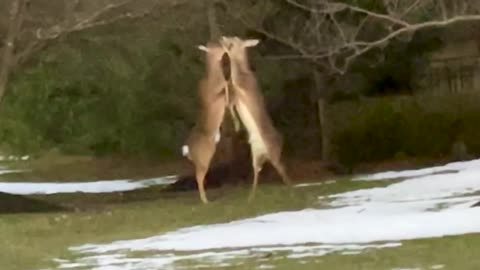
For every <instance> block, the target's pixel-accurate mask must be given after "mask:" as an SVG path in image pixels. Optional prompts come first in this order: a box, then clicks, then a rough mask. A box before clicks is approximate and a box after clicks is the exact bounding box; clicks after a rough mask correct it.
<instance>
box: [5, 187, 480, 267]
mask: <svg viewBox="0 0 480 270" xmlns="http://www.w3.org/2000/svg"><path fill="white" fill-rule="evenodd" d="M400 182H401V181H400V180H396V181H350V180H347V179H343V180H337V181H335V182H328V183H323V184H320V185H311V186H304V187H295V188H288V187H286V186H284V185H282V184H280V183H279V184H266V183H264V184H261V185H260V186H259V189H258V192H257V196H256V198H255V200H254V202H252V203H250V204H249V203H247V195H248V191H249V190H248V187H245V186H226V187H223V188H219V189H215V190H209V191H208V195H209V197H210V198H211V199H212V202H211V203H210V204H208V205H202V204H200V201H199V198H198V194H197V193H196V192H178V193H166V192H163V191H162V187H161V186H154V187H149V188H146V189H139V190H134V191H127V192H116V193H101V194H80V193H74V194H54V195H31V196H28V198H29V199H32V200H33V203H35V200H38V201H39V202H48V203H51V204H54V205H60V206H63V207H66V208H67V209H68V210H67V211H54V212H51V213H43V212H39V213H33V214H25V213H16V214H4V215H2V216H0V231H1V234H2V236H1V237H0V265H1V266H2V269H11V270H26V269H57V268H58V267H59V265H61V264H63V265H64V266H65V265H66V263H78V262H80V261H81V258H82V257H84V256H89V255H92V254H89V253H88V254H87V255H85V254H82V253H79V252H75V251H73V250H71V249H69V248H71V247H78V246H81V245H84V244H89V243H92V244H101V243H104V244H108V243H111V242H114V241H118V240H129V239H142V238H147V237H152V236H155V235H162V234H164V233H168V232H172V231H176V230H178V229H181V228H185V227H191V226H196V225H207V224H216V223H227V224H228V222H231V221H234V220H241V219H245V218H252V217H258V216H262V215H265V214H269V213H277V212H281V211H296V210H302V209H320V210H321V209H330V208H331V206H328V205H327V202H329V201H332V200H333V198H326V199H323V200H320V201H321V203H319V197H321V196H328V195H331V194H348V193H347V192H348V191H355V190H359V191H363V190H365V191H371V190H376V189H375V187H380V188H381V187H387V186H392V187H393V186H394V185H395V183H400ZM478 186H479V188H480V183H479V184H478ZM469 188H470V187H469ZM470 189H471V188H470ZM425 190H426V193H428V187H425ZM353 197H354V198H357V197H358V196H357V195H355V196H353ZM353 197H352V198H353ZM18 198H22V199H23V197H18ZM456 199H461V197H458V198H456ZM360 215H363V214H362V213H361V211H359V217H361V216H360ZM305 218H307V216H305ZM446 221H448V220H446ZM328 222H330V221H329V220H325V223H328ZM392 222H395V219H392ZM462 222H464V223H469V222H472V224H474V225H473V229H474V230H475V229H476V228H477V227H478V226H477V223H475V222H477V221H474V220H473V217H472V220H471V221H470V220H468V219H466V220H463V221H462ZM361 224H362V223H361V220H360V219H359V227H358V230H359V231H368V228H365V226H363V225H361ZM312 225H313V226H319V225H318V224H312ZM320 225H321V224H320ZM407 225H408V224H407ZM427 225H428V224H427ZM431 225H432V228H433V227H434V226H435V225H437V224H431ZM272 226H276V225H275V224H274V225H272ZM362 226H363V227H362ZM388 226H390V225H386V227H388ZM201 227H202V226H201ZM274 228H275V227H272V229H274ZM349 228H356V227H355V222H353V224H350V227H349ZM392 228H395V224H392ZM407 228H408V227H407ZM427 228H428V227H427ZM320 229H321V228H320V227H319V230H320ZM387 229H388V228H387ZM478 229H479V231H480V228H478ZM207 233H208V232H207ZM292 233H294V232H292ZM296 233H298V232H296ZM348 233H351V232H347V231H345V234H348ZM370 233H372V232H370ZM382 233H383V232H382V231H379V232H378V234H382ZM373 234H375V233H373ZM203 235H208V234H203ZM187 236H188V235H187ZM187 236H185V237H187ZM216 237H218V238H219V239H221V238H225V237H234V235H218V236H216ZM258 237H262V236H261V235H259V236H258ZM352 242H353V240H352ZM370 244H371V245H370ZM332 246H333V248H332V247H329V249H325V246H318V245H315V243H304V244H302V245H298V246H295V245H293V248H292V246H290V247H288V248H286V249H283V246H282V245H279V246H276V247H274V248H271V247H268V246H267V247H247V248H220V249H214V250H211V251H210V252H201V251H181V250H180V251H175V252H173V251H171V250H155V249H153V250H143V251H142V250H140V251H139V250H136V251H134V250H132V251H128V252H126V255H125V256H127V257H128V258H131V260H132V262H139V260H142V258H145V259H147V258H150V259H152V258H153V259H154V258H156V259H157V262H156V263H157V264H152V265H157V266H158V260H159V259H160V258H163V259H165V258H170V257H176V258H180V257H181V259H175V260H173V261H170V262H169V263H166V264H165V266H164V267H160V268H159V267H156V268H155V267H149V266H148V261H145V263H144V265H145V267H144V268H125V267H122V266H121V265H120V264H119V265H117V266H116V267H117V268H115V256H116V255H115V253H114V252H113V253H112V252H107V253H105V254H103V255H107V256H108V255H113V257H112V258H113V260H112V261H111V262H112V263H111V265H110V266H111V268H108V269H192V268H204V269H269V268H274V269H369V270H375V269H479V267H480V257H479V256H478V254H480V234H472V233H467V234H461V235H454V236H446V237H432V238H422V239H413V240H401V241H400V240H398V241H397V240H395V241H381V242H378V243H376V242H372V243H369V244H368V245H367V244H362V245H356V244H352V246H353V248H346V247H345V245H343V246H342V245H339V248H338V250H336V249H335V244H332ZM295 249H298V250H303V251H302V252H300V253H295V252H292V250H293V251H295ZM305 250H309V252H305ZM93 255H95V254H93ZM93 255H92V256H93ZM219 255H221V256H219ZM159 256H160V257H159ZM162 256H163V257H162ZM167 261H168V260H167ZM137 265H138V264H137ZM72 266H74V265H72ZM137 267H138V266H137ZM92 268H93V267H90V268H89V267H86V266H83V267H81V266H78V267H75V268H72V269H92ZM99 269H100V268H99ZM102 269H103V268H102ZM105 269H106V268H105Z"/></svg>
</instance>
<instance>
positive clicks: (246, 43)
mask: <svg viewBox="0 0 480 270" xmlns="http://www.w3.org/2000/svg"><path fill="white" fill-rule="evenodd" d="M258 43H260V40H258V39H247V40H245V41H244V43H243V44H244V45H243V46H245V47H254V46H257V45H258Z"/></svg>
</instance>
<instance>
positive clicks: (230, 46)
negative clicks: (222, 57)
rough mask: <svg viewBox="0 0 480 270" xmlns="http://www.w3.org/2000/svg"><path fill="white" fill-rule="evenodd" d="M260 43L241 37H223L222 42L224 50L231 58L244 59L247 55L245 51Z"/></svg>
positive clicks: (256, 40)
mask: <svg viewBox="0 0 480 270" xmlns="http://www.w3.org/2000/svg"><path fill="white" fill-rule="evenodd" d="M258 43H260V40H258V39H241V38H239V37H226V36H223V37H222V38H221V40H220V44H221V46H222V47H223V50H224V51H225V52H226V53H227V54H228V56H229V57H231V58H243V57H244V55H245V49H246V48H248V47H254V46H257V45H258Z"/></svg>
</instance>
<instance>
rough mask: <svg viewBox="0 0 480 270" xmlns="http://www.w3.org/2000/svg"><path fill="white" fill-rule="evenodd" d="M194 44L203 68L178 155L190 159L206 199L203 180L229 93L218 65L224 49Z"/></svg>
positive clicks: (217, 138) (213, 44)
mask: <svg viewBox="0 0 480 270" xmlns="http://www.w3.org/2000/svg"><path fill="white" fill-rule="evenodd" d="M198 48H199V49H200V50H202V51H205V52H206V72H205V76H204V77H203V78H202V79H201V80H200V81H199V84H198V98H199V101H200V102H199V105H200V108H199V111H198V115H197V119H196V123H195V126H194V127H193V129H192V130H191V132H190V134H189V136H188V138H187V140H186V143H185V145H184V146H183V147H182V155H183V156H186V157H187V158H188V159H189V160H190V161H191V162H192V163H193V165H194V167H195V177H196V180H197V186H198V191H199V193H200V199H201V200H202V202H203V203H208V199H207V196H206V194H205V187H204V181H205V176H206V174H207V172H208V169H209V167H210V162H211V160H212V158H213V155H214V154H215V149H216V144H217V143H218V142H219V140H220V126H221V124H222V122H223V117H224V114H225V109H226V107H227V106H228V105H229V97H228V82H227V81H226V79H225V76H224V73H223V69H222V65H221V61H222V57H223V56H224V54H225V50H224V49H223V47H222V46H221V45H220V44H218V43H213V42H209V43H207V45H206V46H203V45H200V46H198ZM231 112H232V111H231ZM232 113H233V112H232Z"/></svg>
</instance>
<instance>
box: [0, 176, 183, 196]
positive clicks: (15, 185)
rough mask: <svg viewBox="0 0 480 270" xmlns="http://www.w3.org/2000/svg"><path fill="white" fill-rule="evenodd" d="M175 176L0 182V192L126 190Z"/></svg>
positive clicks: (52, 192) (160, 182)
mask: <svg viewBox="0 0 480 270" xmlns="http://www.w3.org/2000/svg"><path fill="white" fill-rule="evenodd" d="M175 180H176V176H166V177H160V178H151V179H144V180H139V181H133V180H112V181H96V182H71V183H55V182H48V183H35V182H0V192H6V193H10V194H18V195H31V194H55V193H74V192H83V193H104V192H119V191H128V190H134V189H140V188H146V187H149V186H154V185H166V184H170V183H173V182H175Z"/></svg>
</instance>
